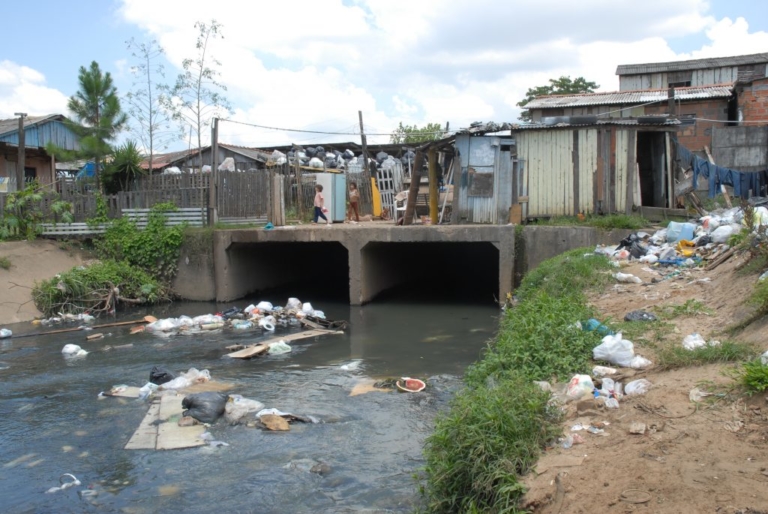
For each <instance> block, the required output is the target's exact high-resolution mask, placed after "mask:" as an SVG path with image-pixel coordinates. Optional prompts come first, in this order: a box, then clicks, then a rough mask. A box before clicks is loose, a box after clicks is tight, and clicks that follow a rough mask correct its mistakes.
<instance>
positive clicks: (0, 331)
mask: <svg viewBox="0 0 768 514" xmlns="http://www.w3.org/2000/svg"><path fill="white" fill-rule="evenodd" d="M12 335H13V332H11V329H10V328H0V339H6V338H8V337H11V336H12Z"/></svg>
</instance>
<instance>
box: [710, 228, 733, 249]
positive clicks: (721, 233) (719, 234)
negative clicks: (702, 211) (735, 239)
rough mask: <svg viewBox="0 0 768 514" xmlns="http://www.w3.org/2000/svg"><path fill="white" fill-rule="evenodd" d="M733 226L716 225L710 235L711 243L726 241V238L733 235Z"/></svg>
mask: <svg viewBox="0 0 768 514" xmlns="http://www.w3.org/2000/svg"><path fill="white" fill-rule="evenodd" d="M733 232H734V230H733V227H732V226H730V225H722V226H720V227H717V229H715V230H714V231H713V232H712V234H711V235H710V237H711V238H712V242H713V243H717V244H723V243H727V242H728V239H729V238H730V237H731V236H732V235H733Z"/></svg>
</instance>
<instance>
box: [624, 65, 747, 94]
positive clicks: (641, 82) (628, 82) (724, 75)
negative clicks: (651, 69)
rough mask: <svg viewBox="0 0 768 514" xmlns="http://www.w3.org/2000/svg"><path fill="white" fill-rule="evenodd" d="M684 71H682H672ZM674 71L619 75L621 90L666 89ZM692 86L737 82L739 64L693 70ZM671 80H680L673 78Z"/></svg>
mask: <svg viewBox="0 0 768 514" xmlns="http://www.w3.org/2000/svg"><path fill="white" fill-rule="evenodd" d="M672 73H675V74H677V73H682V72H672ZM672 73H666V72H661V73H645V74H642V75H624V76H621V77H619V90H620V91H636V90H639V89H666V88H667V87H669V82H670V80H669V77H670V75H672ZM690 73H691V86H692V87H694V86H711V85H713V84H730V83H731V82H735V81H736V78H737V76H738V73H739V67H738V66H728V67H725V68H713V69H709V70H693V71H692V72H690ZM671 82H678V80H673V81H671Z"/></svg>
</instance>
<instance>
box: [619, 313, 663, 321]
mask: <svg viewBox="0 0 768 514" xmlns="http://www.w3.org/2000/svg"><path fill="white" fill-rule="evenodd" d="M656 319H657V318H656V316H655V315H653V314H651V313H650V312H646V311H632V312H628V313H627V314H626V315H625V316H624V321H656Z"/></svg>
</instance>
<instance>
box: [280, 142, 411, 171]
mask: <svg viewBox="0 0 768 514" xmlns="http://www.w3.org/2000/svg"><path fill="white" fill-rule="evenodd" d="M415 158H416V153H415V152H414V151H413V150H411V149H408V148H406V149H405V152H404V153H403V155H402V157H399V158H398V157H395V156H393V155H390V154H388V153H387V152H379V153H377V154H376V156H375V157H369V158H368V163H369V167H370V168H372V169H389V168H391V167H393V166H395V165H396V164H397V163H400V164H402V165H403V166H408V165H409V164H413V161H414V159H415ZM297 160H298V162H299V164H301V165H302V166H309V167H311V168H317V169H324V168H326V169H340V170H343V169H347V168H348V167H349V166H350V165H362V164H363V163H364V162H365V158H364V157H363V155H362V154H360V155H357V156H356V155H355V153H354V152H353V151H352V150H349V149H347V150H344V151H343V152H340V151H339V150H330V149H329V150H327V151H326V149H325V148H324V147H322V146H309V147H306V148H301V147H300V148H298V149H297V150H290V151H289V152H288V153H283V152H281V151H279V150H275V151H274V152H272V154H271V155H270V162H272V163H274V164H277V165H281V164H285V163H290V164H292V165H293V164H296V161H297Z"/></svg>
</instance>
